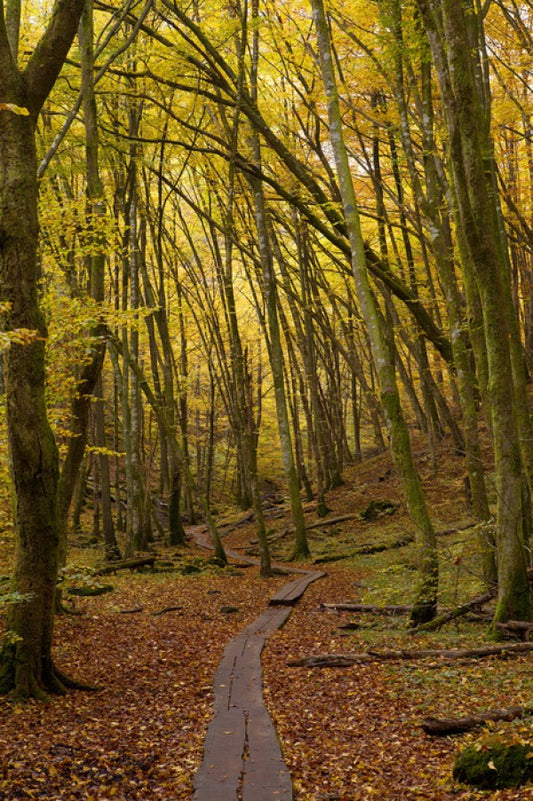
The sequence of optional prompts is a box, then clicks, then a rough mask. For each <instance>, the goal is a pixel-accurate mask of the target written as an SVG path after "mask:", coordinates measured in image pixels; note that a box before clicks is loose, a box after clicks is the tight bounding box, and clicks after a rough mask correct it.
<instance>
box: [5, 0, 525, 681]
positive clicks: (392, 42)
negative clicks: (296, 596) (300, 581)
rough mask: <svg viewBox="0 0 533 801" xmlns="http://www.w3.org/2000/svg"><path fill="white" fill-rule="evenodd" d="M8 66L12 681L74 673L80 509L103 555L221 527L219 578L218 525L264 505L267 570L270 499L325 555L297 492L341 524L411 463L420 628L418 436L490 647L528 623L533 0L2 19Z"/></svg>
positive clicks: (61, 7)
mask: <svg viewBox="0 0 533 801" xmlns="http://www.w3.org/2000/svg"><path fill="white" fill-rule="evenodd" d="M43 30H44V33H43ZM76 32H77V33H78V38H77V40H76V41H75V42H74V46H73V47H72V49H71V50H70V52H69V47H70V44H71V41H72V40H73V39H74V37H75V34H76ZM0 66H1V67H2V72H1V77H0V91H1V96H0V139H1V144H0V152H1V162H0V163H1V165H2V175H3V176H4V177H3V180H2V185H1V188H0V256H1V260H0V291H1V297H0V300H1V302H2V304H3V306H2V311H3V322H4V325H3V335H2V336H3V344H4V348H5V350H4V357H5V358H4V373H3V389H4V393H3V395H2V405H3V412H5V414H3V415H2V426H3V433H2V443H3V448H2V471H3V480H2V483H1V488H2V489H1V491H2V499H1V502H2V508H3V509H4V510H5V512H4V517H3V520H4V523H3V526H4V531H3V536H5V537H6V538H7V539H9V540H11V539H12V538H13V537H14V538H16V540H17V556H16V563H15V573H14V584H13V588H12V590H11V591H10V592H8V593H7V594H6V595H5V596H4V598H5V602H6V603H7V604H8V606H9V608H8V636H7V637H6V638H5V639H4V645H3V649H2V656H1V662H2V672H1V674H0V675H1V678H0V686H1V687H2V689H4V690H6V691H9V690H13V689H14V690H15V691H16V692H17V693H18V694H20V695H37V696H40V695H41V694H42V693H43V691H44V690H48V691H50V690H52V691H54V690H62V689H64V688H65V686H68V685H69V679H68V677H66V676H64V675H62V674H61V672H60V671H59V670H58V669H57V668H56V667H55V666H54V664H53V660H52V657H51V643H52V635H53V618H54V611H55V609H56V603H57V597H56V583H57V582H56V579H57V574H58V570H59V569H60V568H61V566H63V565H64V564H65V561H66V552H67V539H68V536H67V535H68V533H69V532H70V531H73V532H74V533H75V534H76V535H77V533H78V532H79V530H80V513H81V509H82V507H83V504H84V502H85V500H86V498H87V496H88V494H89V496H90V498H91V500H92V508H93V510H94V518H93V520H94V535H95V537H96V538H97V539H99V538H102V539H103V542H104V544H105V554H106V558H107V559H108V560H113V559H117V558H119V557H122V556H126V557H129V556H132V555H133V554H135V553H136V552H139V551H145V550H147V549H148V548H149V547H150V545H151V543H152V541H153V540H154V538H160V537H164V536H168V538H169V541H170V543H171V544H172V545H173V546H178V545H181V544H184V543H185V532H184V528H183V521H187V522H188V523H191V524H192V523H194V522H195V521H197V520H199V519H201V520H203V521H205V523H206V524H207V525H208V528H209V531H210V534H211V538H212V543H213V547H214V548H215V553H216V555H217V557H218V558H219V559H220V560H222V561H224V559H225V554H224V547H223V544H222V541H221V539H220V536H219V533H218V530H217V524H216V512H217V511H218V510H219V509H220V508H222V507H225V506H226V505H227V504H228V503H236V504H237V505H238V506H240V507H241V508H242V509H252V510H253V513H254V521H255V526H256V529H257V537H258V540H259V549H260V558H261V572H262V574H263V575H268V574H269V573H270V570H271V566H270V553H269V544H268V538H267V531H266V525H265V521H264V516H263V509H262V501H263V499H264V494H265V491H266V490H268V488H269V487H272V486H275V487H279V486H282V487H283V488H284V491H285V492H286V493H287V497H288V499H289V504H290V509H291V515H292V525H293V530H294V548H293V551H292V554H291V557H292V558H296V559H297V558H300V559H306V558H308V557H309V553H310V551H309V543H308V538H307V532H306V525H305V520H304V514H303V504H302V491H303V493H304V496H305V497H306V498H307V499H308V500H311V499H312V498H315V499H316V502H317V513H318V515H319V516H320V515H326V514H327V511H328V510H327V505H326V502H325V493H326V492H327V491H328V490H331V489H332V488H334V487H336V486H339V485H340V484H341V482H342V476H343V471H344V470H345V467H346V466H347V465H348V464H350V463H353V462H354V461H360V460H362V459H363V458H364V457H365V456H367V455H368V454H369V453H370V452H376V451H382V450H384V449H386V448H387V447H388V446H390V449H391V452H392V455H393V459H394V465H395V470H396V472H397V474H398V476H399V477H400V479H401V482H402V486H403V489H404V493H405V501H406V505H407V508H408V510H409V514H410V516H411V521H412V522H411V525H412V530H413V535H414V537H415V540H416V544H417V551H418V557H417V566H418V580H417V583H416V587H415V589H414V591H413V598H412V601H413V607H412V612H411V624H412V625H413V626H414V625H417V624H420V623H423V622H425V621H428V620H430V619H431V618H433V617H434V615H435V613H436V609H437V597H438V577H439V564H438V551H437V544H436V537H435V531H434V526H433V523H432V520H431V516H430V514H429V511H428V504H427V503H426V500H425V497H424V492H423V491H422V486H421V483H420V480H419V477H418V473H417V470H416V467H415V464H414V461H413V458H412V452H411V446H410V438H409V430H410V429H411V430H413V429H416V430H418V431H420V432H423V435H424V437H425V438H426V439H427V443H428V447H429V449H430V451H431V453H433V454H434V459H435V463H436V461H437V451H438V443H439V442H440V441H444V440H447V441H448V443H449V446H450V447H453V448H454V449H455V450H456V451H457V452H458V453H460V454H461V455H462V456H463V457H464V474H465V480H464V485H465V493H466V498H467V500H468V503H469V505H470V510H471V514H472V517H473V519H474V520H475V521H476V523H477V524H478V525H477V526H476V528H475V532H476V540H475V545H476V548H477V549H478V551H479V559H480V567H479V570H480V576H482V581H483V582H484V583H485V584H486V585H487V586H489V587H494V586H497V604H496V607H495V610H494V624H495V625H494V629H493V633H494V635H495V636H496V635H497V634H498V633H499V632H501V629H499V628H498V627H497V626H496V624H498V623H506V622H508V621H509V620H516V621H522V622H527V621H529V620H530V619H531V593H530V589H529V585H528V573H527V571H528V567H529V566H530V564H531V555H530V528H531V478H532V469H533V467H532V443H533V438H532V431H531V415H530V409H529V406H530V404H529V401H528V380H529V375H530V370H531V369H532V359H533V304H532V302H531V268H532V263H531V252H532V219H533V218H532V211H533V210H532V200H533V154H532V143H531V109H530V103H531V93H530V91H529V79H530V75H531V7H530V6H529V5H528V4H527V3H524V4H518V3H516V4H515V3H503V2H502V3H498V2H487V3H485V4H483V5H482V6H481V5H478V4H476V3H471V2H457V0H443V1H442V2H440V3H436V4H427V3H426V2H425V0H417V1H416V2H413V3H400V2H396V0H380V2H378V3H375V4H374V3H372V4H369V3H357V2H346V3H340V2H339V3H332V4H331V5H330V7H329V9H328V12H327V14H326V12H325V9H324V7H323V5H322V3H321V2H320V0H314V2H313V3H311V4H310V3H305V2H302V3H300V2H297V3H295V2H290V3H283V2H275V3H268V2H264V3H260V2H259V1H258V0H253V2H252V3H251V4H248V3H244V4H240V3H235V4H233V3H209V4H208V5H207V4H203V3H201V2H193V3H192V4H190V5H188V6H184V5H183V4H179V3H171V2H166V0H162V2H160V3H153V2H151V0H148V2H145V3H127V4H126V5H124V6H121V7H120V8H115V7H114V6H106V4H105V3H95V5H94V8H93V7H92V6H91V5H90V4H89V3H86V4H82V3H81V2H75V1H74V0H72V1H70V2H69V0H62V1H61V2H59V3H58V4H57V6H56V7H55V10H54V13H51V10H50V8H49V7H48V6H39V7H34V6H33V5H30V4H23V5H22V6H20V5H19V4H17V3H11V2H9V3H2V17H1V20H0ZM60 71H61V72H60ZM59 73H60V74H59ZM37 179H38V194H37ZM37 199H38V215H39V221H40V233H39V234H38V227H37V206H36V203H37ZM481 422H482V423H483V426H484V427H485V428H486V430H488V432H489V434H488V435H489V437H490V440H491V460H489V461H487V459H484V458H483V457H482V448H481V443H480V439H479V430H480V423H481ZM49 426H51V428H50V427H49ZM56 445H57V449H58V450H56ZM491 462H492V463H491ZM13 499H14V504H12V501H13ZM10 509H14V512H13V514H12V513H11V512H10ZM166 529H168V533H167V532H166ZM473 544H474V540H473Z"/></svg>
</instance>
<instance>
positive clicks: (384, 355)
mask: <svg viewBox="0 0 533 801" xmlns="http://www.w3.org/2000/svg"><path fill="white" fill-rule="evenodd" d="M312 5H313V19H314V22H315V28H316V31H317V38H318V46H319V58H320V66H321V70H322V79H323V82H324V87H325V90H326V95H327V99H328V117H329V125H330V139H331V144H332V149H333V153H334V157H335V163H336V167H337V174H338V178H339V185H340V189H341V195H342V199H343V206H344V217H345V220H346V227H347V229H348V236H349V239H350V247H351V253H352V271H353V274H354V279H355V286H356V291H357V294H358V299H359V303H360V306H361V313H362V315H363V319H364V320H365V323H366V326H367V330H368V336H369V339H370V343H371V347H372V355H373V360H374V365H375V368H376V374H377V377H378V383H379V390H380V399H381V403H382V406H383V410H384V412H385V419H386V421H387V428H388V431H389V436H390V439H391V449H392V455H393V459H394V463H395V466H396V469H397V470H398V473H399V475H400V478H401V480H402V482H403V488H404V492H405V496H406V501H407V507H408V510H409V514H410V516H411V520H412V521H413V524H414V526H415V530H416V536H417V542H418V545H419V566H418V567H419V571H418V575H419V580H418V588H417V590H416V597H415V601H414V603H413V609H412V612H411V623H412V624H413V625H417V624H419V623H424V622H425V621H427V620H430V619H431V618H433V617H434V616H435V612H436V609H437V587H438V558H437V542H436V537H435V532H434V529H433V525H432V523H431V520H430V517H429V514H428V510H427V507H426V503H425V499H424V495H423V492H422V486H421V484H420V479H419V477H418V474H417V472H416V469H415V466H414V463H413V457H412V453H411V444H410V440H409V432H408V429H407V425H406V423H405V420H404V417H403V414H402V410H401V406H400V398H399V394H398V388H397V385H396V378H395V375H394V362H393V357H392V356H391V353H390V349H389V347H388V343H387V341H386V337H385V335H384V333H383V330H382V323H381V319H380V312H379V309H378V307H377V304H376V301H375V298H374V295H373V293H372V291H371V288H370V284H369V279H368V272H367V268H366V255H365V248H364V242H363V237H362V233H361V226H360V222H359V213H358V210H357V203H356V199H355V192H354V186H353V182H352V177H351V172H350V165H349V161H348V154H347V151H346V147H345V144H344V134H343V129H342V122H341V116H340V108H339V99H338V93H337V87H336V81H335V74H334V70H333V62H332V56H331V48H330V42H329V32H328V26H327V21H326V15H325V12H324V6H323V2H322V0H313V4H312Z"/></svg>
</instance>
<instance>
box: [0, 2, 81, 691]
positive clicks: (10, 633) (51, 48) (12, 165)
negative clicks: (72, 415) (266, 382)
mask: <svg viewBox="0 0 533 801" xmlns="http://www.w3.org/2000/svg"><path fill="white" fill-rule="evenodd" d="M82 5H83V4H82V2H80V0H71V1H70V2H68V0H64V1H63V2H61V1H60V2H58V3H56V5H55V7H54V13H53V14H52V16H51V20H50V23H49V25H48V27H47V28H46V30H45V32H44V33H43V35H42V37H41V40H40V42H39V43H38V45H37V47H36V49H35V51H34V52H33V54H32V56H31V57H30V59H29V61H28V62H27V65H26V68H25V70H24V72H23V73H19V72H18V69H17V67H16V64H15V62H14V60H13V56H12V53H11V49H10V46H9V42H8V39H7V34H6V29H5V25H4V20H3V17H2V15H0V97H2V101H3V102H2V104H1V105H0V174H1V175H2V176H3V178H2V181H1V182H0V297H1V298H2V301H4V302H7V303H9V304H10V306H9V309H8V310H6V312H5V313H4V316H3V320H2V323H3V328H4V330H6V331H8V332H9V331H11V330H14V329H20V328H26V329H30V330H32V331H35V332H37V334H38V338H36V339H34V340H33V341H31V342H30V343H28V344H26V345H19V344H13V345H12V346H11V347H10V348H9V349H8V350H7V352H6V354H5V358H4V368H5V373H4V376H5V391H6V401H7V424H8V438H9V449H10V458H11V473H12V479H13V488H14V513H15V532H16V541H17V549H16V561H15V570H14V578H13V589H14V590H16V591H17V592H18V593H20V594H21V595H22V596H24V600H23V601H20V602H18V603H15V604H12V605H11V606H10V607H9V610H8V619H7V636H6V637H5V639H4V643H3V646H2V650H1V652H0V691H1V692H9V691H13V692H14V693H15V694H16V695H17V696H21V697H28V696H35V697H43V695H44V694H45V693H46V692H47V691H62V690H63V689H64V684H63V683H62V681H61V677H60V674H59V673H58V672H57V671H56V670H55V668H54V665H53V662H52V653H51V649H52V635H53V623H54V609H55V596H56V581H57V568H58V561H57V558H58V545H59V531H60V522H59V515H58V504H57V486H58V453H57V448H56V444H55V440H54V436H53V433H52V431H51V429H50V426H49V424H48V419H47V413H46V404H45V394H44V388H45V339H46V334H47V332H46V327H45V323H44V320H43V317H42V314H41V311H40V309H39V302H38V297H37V279H38V274H37V259H36V253H37V244H38V235H39V225H38V219H37V192H38V189H37V163H36V153H35V125H36V121H37V115H38V113H39V111H40V109H41V107H42V105H43V103H44V101H45V100H46V97H47V96H48V93H49V92H50V90H51V88H52V86H53V85H54V83H55V80H56V78H57V75H58V74H59V71H60V69H61V66H62V64H63V62H64V59H65V58H66V55H67V52H68V49H69V47H70V44H71V42H72V40H73V38H74V35H75V33H76V28H77V25H78V20H79V16H80V14H81V10H82ZM8 104H13V105H12V106H11V107H10V106H9V105H8Z"/></svg>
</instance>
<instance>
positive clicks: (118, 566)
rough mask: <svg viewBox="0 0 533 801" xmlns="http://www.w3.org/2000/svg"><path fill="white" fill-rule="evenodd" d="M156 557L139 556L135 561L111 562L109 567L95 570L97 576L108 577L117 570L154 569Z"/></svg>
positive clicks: (105, 566)
mask: <svg viewBox="0 0 533 801" xmlns="http://www.w3.org/2000/svg"><path fill="white" fill-rule="evenodd" d="M154 562H155V556H137V557H135V558H133V559H123V560H122V561H121V562H110V563H109V564H108V565H104V566H103V567H99V568H98V569H97V570H95V575H96V576H107V575H109V573H115V572H116V571H117V570H135V569H136V568H137V567H153V566H154Z"/></svg>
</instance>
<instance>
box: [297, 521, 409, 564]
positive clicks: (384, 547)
mask: <svg viewBox="0 0 533 801" xmlns="http://www.w3.org/2000/svg"><path fill="white" fill-rule="evenodd" d="M307 528H310V526H307ZM412 542H414V537H411V536H410V535H409V536H407V537H400V539H398V540H394V542H389V543H385V542H380V543H376V545H359V546H358V547H357V548H350V549H349V550H347V551H340V552H339V551H338V552H337V553H332V554H324V555H323V556H317V557H316V558H315V559H313V564H315V565H320V564H325V563H326V562H338V561H340V560H341V559H350V557H352V556H371V555H372V554H375V553H383V551H394V550H395V549H396V548H404V547H405V546H406V545H410V544H411V543H412Z"/></svg>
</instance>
